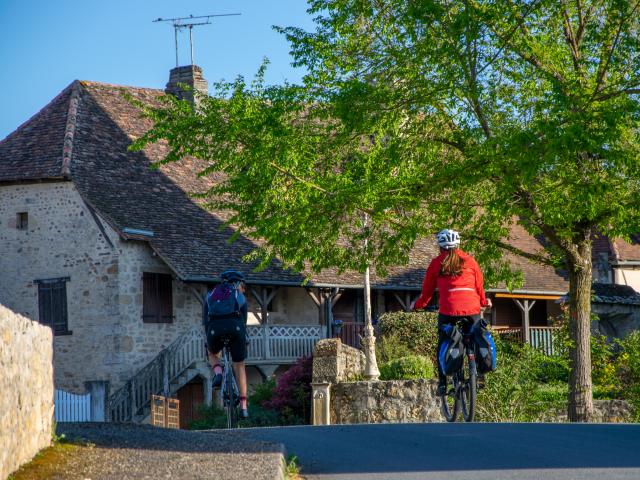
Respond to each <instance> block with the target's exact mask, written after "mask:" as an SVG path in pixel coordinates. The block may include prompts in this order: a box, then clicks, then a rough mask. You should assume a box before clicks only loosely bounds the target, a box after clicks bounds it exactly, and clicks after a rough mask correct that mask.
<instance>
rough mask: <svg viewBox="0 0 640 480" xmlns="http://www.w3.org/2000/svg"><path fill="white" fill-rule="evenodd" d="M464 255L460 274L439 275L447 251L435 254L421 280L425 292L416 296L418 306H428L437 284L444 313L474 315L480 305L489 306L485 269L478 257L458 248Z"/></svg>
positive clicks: (418, 307) (461, 254) (441, 309)
mask: <svg viewBox="0 0 640 480" xmlns="http://www.w3.org/2000/svg"><path fill="white" fill-rule="evenodd" d="M457 252H458V255H460V257H462V260H463V264H462V273H461V274H460V275H458V276H453V275H448V276H443V275H440V267H441V265H442V262H443V261H444V259H445V258H446V256H447V255H448V252H443V253H441V254H440V255H438V256H437V257H436V258H434V259H433V260H432V261H431V263H430V264H429V268H427V273H426V274H425V276H424V281H423V282H422V294H421V295H420V298H418V300H416V306H415V308H416V309H421V308H425V307H426V306H427V305H428V303H429V300H431V297H433V292H434V291H435V289H436V287H437V288H438V292H439V294H440V313H444V314H445V315H456V316H459V315H475V314H477V313H480V308H481V307H486V306H487V298H486V297H485V295H484V288H483V285H482V284H483V279H482V272H481V271H480V267H479V266H478V263H477V262H476V261H475V259H474V258H473V257H472V256H471V255H469V254H468V253H465V252H463V251H462V250H457Z"/></svg>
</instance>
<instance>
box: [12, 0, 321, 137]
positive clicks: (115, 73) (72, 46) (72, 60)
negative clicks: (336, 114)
mask: <svg viewBox="0 0 640 480" xmlns="http://www.w3.org/2000/svg"><path fill="white" fill-rule="evenodd" d="M306 8H307V4H306V2H305V1H304V0H234V1H232V0H215V1H214V0H181V1H175V0H174V1H170V0H128V1H125V0H107V1H98V0H83V1H81V0H0V35H1V41H0V62H1V67H0V92H1V95H2V115H0V139H2V138H4V137H5V136H6V135H8V134H9V133H11V132H12V131H13V130H15V129H16V128H17V127H18V126H19V125H20V124H21V123H22V122H24V121H26V120H27V119H29V118H30V117H31V116H32V115H33V114H35V113H36V112H37V111H38V110H40V109H41V108H42V107H44V106H45V105H46V104H47V103H48V102H49V101H50V100H51V99H53V97H55V96H56V95H57V94H58V93H59V92H60V91H61V90H62V89H64V88H65V87H66V86H67V85H68V84H69V83H71V82H72V81H73V80H75V79H80V80H93V81H99V82H106V83H114V84H120V85H134V86H140V87H151V88H164V85H165V83H166V82H167V80H168V78H169V70H170V69H171V68H173V67H174V66H175V48H174V36H173V27H172V26H171V25H170V24H166V23H152V20H153V19H155V18H158V17H162V18H171V17H182V16H188V15H194V16H196V15H207V14H214V13H242V15H241V16H239V17H222V18H219V19H213V24H212V25H206V26H203V27H196V28H194V30H193V33H194V44H195V63H196V64H197V65H200V66H201V67H202V68H203V69H204V74H205V77H206V78H207V79H208V80H209V83H210V84H211V83H212V82H213V81H215V80H219V79H221V78H226V79H232V78H234V77H235V76H236V75H238V74H241V75H244V76H246V77H252V76H253V75H254V74H255V72H256V71H257V69H258V67H259V66H260V64H261V62H262V59H263V58H264V57H268V58H269V60H270V61H271V64H270V66H269V69H268V72H267V82H268V83H281V82H282V81H283V80H285V79H287V80H289V81H298V80H299V79H300V77H301V76H302V74H303V72H301V71H300V70H299V69H294V68H293V67H291V65H290V64H291V57H290V56H289V45H288V43H287V41H286V40H285V39H284V37H283V36H281V35H279V34H277V33H276V32H274V31H273V30H272V28H271V26H272V25H281V26H290V25H295V26H300V27H303V28H305V29H307V30H311V29H312V28H313V22H312V21H311V16H310V15H309V14H307V13H306ZM179 42H180V44H181V46H180V47H181V48H180V52H179V58H180V64H181V65H188V64H189V63H190V59H189V48H188V45H189V39H188V32H186V31H185V32H183V33H182V34H181V36H180V37H179Z"/></svg>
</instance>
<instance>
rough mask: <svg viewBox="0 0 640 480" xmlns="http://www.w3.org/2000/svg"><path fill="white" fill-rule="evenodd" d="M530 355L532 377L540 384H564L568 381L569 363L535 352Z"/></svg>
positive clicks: (559, 358)
mask: <svg viewBox="0 0 640 480" xmlns="http://www.w3.org/2000/svg"><path fill="white" fill-rule="evenodd" d="M531 355H532V358H531V360H532V362H531V363H532V364H531V368H532V372H531V373H532V375H533V376H534V378H535V379H536V380H537V381H538V382H540V383H564V384H566V383H567V382H568V381H569V361H568V360H567V359H566V358H563V357H559V356H548V355H545V354H543V353H542V352H540V351H538V350H535V351H533V352H532V353H531Z"/></svg>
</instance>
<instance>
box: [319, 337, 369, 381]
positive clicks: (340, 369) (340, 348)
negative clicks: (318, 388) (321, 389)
mask: <svg viewBox="0 0 640 480" xmlns="http://www.w3.org/2000/svg"><path fill="white" fill-rule="evenodd" d="M364 363H365V361H364V353H362V352H361V351H360V350H358V349H356V348H353V347H350V346H349V345H344V344H343V343H342V342H341V341H340V339H339V338H327V339H325V340H320V341H319V342H318V343H317V344H316V347H315V350H314V352H313V381H314V382H327V383H338V382H347V381H349V380H355V379H358V378H360V377H362V372H363V371H364Z"/></svg>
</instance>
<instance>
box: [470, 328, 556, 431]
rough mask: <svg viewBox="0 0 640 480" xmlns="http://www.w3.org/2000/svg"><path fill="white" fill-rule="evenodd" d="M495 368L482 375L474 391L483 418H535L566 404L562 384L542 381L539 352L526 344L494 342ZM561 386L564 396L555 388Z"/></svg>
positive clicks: (540, 417) (521, 419)
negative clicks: (483, 384) (483, 380)
mask: <svg viewBox="0 0 640 480" xmlns="http://www.w3.org/2000/svg"><path fill="white" fill-rule="evenodd" d="M496 348H497V350H498V368H497V369H496V371H495V372H492V373H489V374H486V375H485V387H484V388H483V389H481V390H480V391H479V393H478V404H477V409H478V418H479V419H480V420H481V421H485V422H530V421H537V420H540V419H542V418H544V417H545V415H548V414H549V413H550V412H555V410H556V409H558V408H560V409H563V408H566V404H567V403H566V402H567V394H566V392H567V389H566V384H564V385H562V384H544V383H541V381H540V380H539V378H538V376H540V375H541V355H540V353H538V352H537V351H535V350H534V349H533V348H531V347H529V346H528V345H516V344H514V343H512V342H501V341H500V340H498V341H497V342H496ZM562 388H564V390H563V392H564V396H563V395H562V393H558V389H562Z"/></svg>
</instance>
